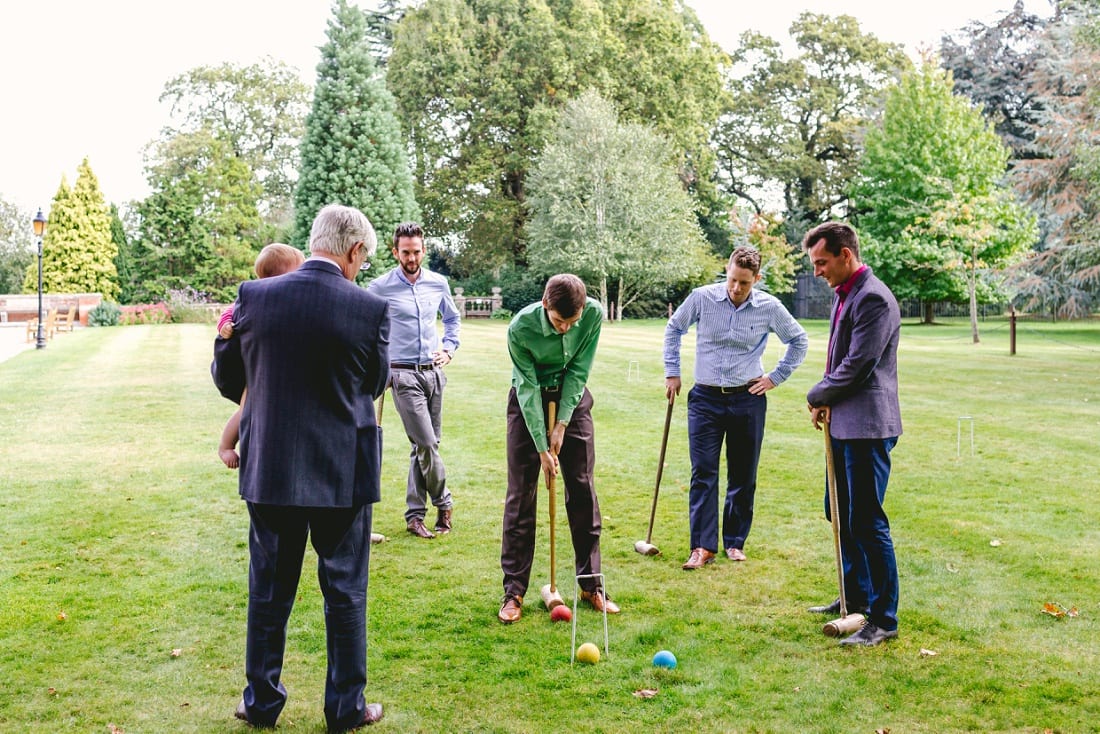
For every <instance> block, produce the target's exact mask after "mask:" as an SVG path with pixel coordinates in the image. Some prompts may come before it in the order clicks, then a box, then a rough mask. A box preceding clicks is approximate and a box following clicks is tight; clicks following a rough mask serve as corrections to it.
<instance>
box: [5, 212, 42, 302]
mask: <svg viewBox="0 0 1100 734" xmlns="http://www.w3.org/2000/svg"><path fill="white" fill-rule="evenodd" d="M33 216H34V215H32V214H31V213H30V212H26V211H23V210H22V209H21V208H19V206H18V205H16V204H14V203H12V202H10V201H8V200H7V199H4V198H3V197H0V293H18V292H20V291H22V290H23V277H24V275H25V273H26V271H27V269H28V268H29V267H30V266H31V263H34V267H35V273H36V277H37V272H38V264H37V260H36V249H35V239H34V229H33V227H32V225H31V220H32V219H33ZM36 282H37V281H36Z"/></svg>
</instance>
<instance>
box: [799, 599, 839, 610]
mask: <svg viewBox="0 0 1100 734" xmlns="http://www.w3.org/2000/svg"><path fill="white" fill-rule="evenodd" d="M806 611H807V612H812V613H813V614H840V599H839V598H837V599H836V600H834V601H833V603H832V604H823V605H821V606H819V607H810V608H809V609H807V610H806Z"/></svg>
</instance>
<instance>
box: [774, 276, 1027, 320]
mask: <svg viewBox="0 0 1100 734" xmlns="http://www.w3.org/2000/svg"><path fill="white" fill-rule="evenodd" d="M792 300H793V306H794V308H793V309H792V313H793V314H794V317H795V318H796V319H827V318H829V313H830V312H831V310H832V307H833V289H832V288H830V287H829V285H828V284H827V283H826V282H825V281H824V280H822V279H821V278H818V277H815V276H814V275H812V274H810V273H801V274H800V275H799V276H798V278H797V279H796V281H795V291H794V297H793V299H792ZM898 307H899V308H900V309H901V317H902V318H906V319H908V318H921V317H923V316H924V301H922V300H921V299H919V298H905V299H902V300H901V301H899V302H898ZM1010 308H1011V304H1009V303H1007V302H1005V303H979V304H978V318H979V319H986V318H989V317H997V316H1004V315H1006V314H1007V313H1008V312H1009V309H1010ZM932 315H933V317H935V316H943V317H945V318H947V317H953V316H970V304H968V303H939V302H937V303H934V304H933V305H932Z"/></svg>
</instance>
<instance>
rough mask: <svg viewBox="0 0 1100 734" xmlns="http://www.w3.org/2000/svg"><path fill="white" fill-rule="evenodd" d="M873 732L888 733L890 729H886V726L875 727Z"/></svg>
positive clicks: (877, 733)
mask: <svg viewBox="0 0 1100 734" xmlns="http://www.w3.org/2000/svg"><path fill="white" fill-rule="evenodd" d="M875 734H890V730H889V729H887V728H886V727H883V728H881V729H875Z"/></svg>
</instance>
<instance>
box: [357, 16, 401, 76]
mask: <svg viewBox="0 0 1100 734" xmlns="http://www.w3.org/2000/svg"><path fill="white" fill-rule="evenodd" d="M374 5H375V8H374V9H373V10H372V9H370V8H364V9H363V12H364V13H365V14H366V17H367V38H368V42H369V43H370V46H371V55H372V56H374V62H375V63H376V64H377V65H378V68H380V69H384V68H386V62H388V61H389V60H390V53H391V52H392V51H393V29H394V27H395V26H397V24H398V23H400V22H401V19H402V18H403V17H405V13H406V12H408V10H409V3H407V2H403V1H402V0H378V2H376V3H375V4H374Z"/></svg>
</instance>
